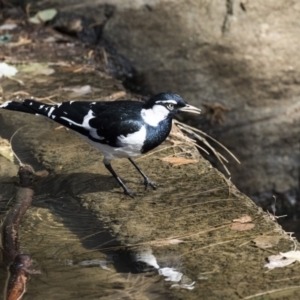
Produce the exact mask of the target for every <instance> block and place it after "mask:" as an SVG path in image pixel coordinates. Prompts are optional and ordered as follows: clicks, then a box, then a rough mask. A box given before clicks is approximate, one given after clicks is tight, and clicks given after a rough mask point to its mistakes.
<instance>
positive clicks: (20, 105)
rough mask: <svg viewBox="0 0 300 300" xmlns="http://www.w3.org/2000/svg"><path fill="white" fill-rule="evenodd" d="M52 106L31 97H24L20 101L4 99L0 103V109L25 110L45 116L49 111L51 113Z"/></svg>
mask: <svg viewBox="0 0 300 300" xmlns="http://www.w3.org/2000/svg"><path fill="white" fill-rule="evenodd" d="M52 107H53V105H48V104H44V103H40V102H37V101H34V100H32V99H25V100H24V101H22V102H16V101H6V102H4V103H3V104H1V105H0V108H2V109H8V110H14V111H20V112H25V113H29V114H35V115H43V116H47V117H48V115H49V113H50V115H51V108H52Z"/></svg>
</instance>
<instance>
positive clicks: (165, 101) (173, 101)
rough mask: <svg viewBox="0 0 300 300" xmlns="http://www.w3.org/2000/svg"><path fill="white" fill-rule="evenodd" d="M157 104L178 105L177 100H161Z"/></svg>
mask: <svg viewBox="0 0 300 300" xmlns="http://www.w3.org/2000/svg"><path fill="white" fill-rule="evenodd" d="M155 102H156V103H169V104H177V102H176V101H175V100H159V101H155Z"/></svg>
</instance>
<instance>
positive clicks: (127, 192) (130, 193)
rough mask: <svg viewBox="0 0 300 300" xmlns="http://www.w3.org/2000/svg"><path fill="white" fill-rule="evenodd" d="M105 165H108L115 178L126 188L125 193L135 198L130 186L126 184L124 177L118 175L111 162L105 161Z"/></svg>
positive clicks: (107, 167)
mask: <svg viewBox="0 0 300 300" xmlns="http://www.w3.org/2000/svg"><path fill="white" fill-rule="evenodd" d="M104 166H105V167H106V169H107V170H108V171H109V172H110V173H111V174H112V176H114V177H115V179H116V180H117V181H118V183H119V184H120V186H121V187H122V188H123V190H124V194H126V195H128V196H130V197H131V198H134V194H133V192H131V190H130V189H128V187H127V186H126V185H125V183H124V182H123V181H122V179H121V178H120V177H119V176H118V175H117V173H116V172H115V171H114V169H113V168H112V166H111V164H110V162H107V161H105V162H104Z"/></svg>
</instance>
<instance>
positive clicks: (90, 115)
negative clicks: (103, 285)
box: [60, 109, 104, 140]
mask: <svg viewBox="0 0 300 300" xmlns="http://www.w3.org/2000/svg"><path fill="white" fill-rule="evenodd" d="M60 118H61V119H63V120H66V121H67V122H69V124H70V126H71V125H75V126H78V127H82V128H84V129H86V130H88V131H89V133H90V135H91V137H93V138H95V139H97V140H103V139H104V137H102V136H99V135H98V134H97V129H96V128H92V127H91V126H90V124H89V122H90V120H91V119H93V118H95V116H94V114H93V111H92V110H91V109H90V110H89V112H88V114H87V115H86V116H85V117H84V118H83V122H82V124H80V123H76V122H74V121H73V120H71V119H69V118H66V117H60Z"/></svg>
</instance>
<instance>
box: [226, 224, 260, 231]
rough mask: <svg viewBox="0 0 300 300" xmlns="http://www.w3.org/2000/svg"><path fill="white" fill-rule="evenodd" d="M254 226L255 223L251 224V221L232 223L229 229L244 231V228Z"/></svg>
mask: <svg viewBox="0 0 300 300" xmlns="http://www.w3.org/2000/svg"><path fill="white" fill-rule="evenodd" d="M254 226H255V224H253V223H247V224H242V223H232V225H231V230H237V231H246V230H251V229H253V228H254Z"/></svg>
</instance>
